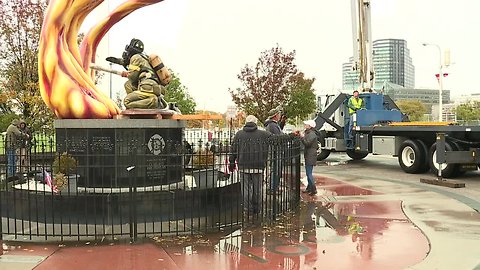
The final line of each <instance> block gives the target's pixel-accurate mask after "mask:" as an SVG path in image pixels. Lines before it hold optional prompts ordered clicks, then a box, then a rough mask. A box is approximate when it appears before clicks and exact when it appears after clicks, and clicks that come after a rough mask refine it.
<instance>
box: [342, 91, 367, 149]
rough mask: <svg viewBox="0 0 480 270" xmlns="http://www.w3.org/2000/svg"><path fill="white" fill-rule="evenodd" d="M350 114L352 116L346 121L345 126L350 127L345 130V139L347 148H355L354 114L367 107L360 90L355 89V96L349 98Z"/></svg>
mask: <svg viewBox="0 0 480 270" xmlns="http://www.w3.org/2000/svg"><path fill="white" fill-rule="evenodd" d="M347 107H348V115H349V116H350V117H349V118H348V123H345V127H348V128H347V129H346V132H345V135H346V136H345V140H346V146H347V149H353V148H354V146H355V143H354V138H353V125H354V122H355V121H354V119H353V118H354V117H356V116H354V114H355V113H356V112H357V111H358V110H361V109H364V108H365V104H364V102H363V99H361V98H360V97H359V92H358V90H355V91H353V96H351V97H350V98H349V99H348V104H347Z"/></svg>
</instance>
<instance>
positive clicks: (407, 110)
mask: <svg viewBox="0 0 480 270" xmlns="http://www.w3.org/2000/svg"><path fill="white" fill-rule="evenodd" d="M396 103H397V106H398V107H399V108H400V111H402V113H404V114H406V115H407V116H408V118H409V119H410V121H419V120H421V119H422V117H423V115H424V114H425V113H426V112H427V109H426V107H425V105H424V104H423V103H422V102H421V101H419V100H413V99H407V100H399V101H397V102H396Z"/></svg>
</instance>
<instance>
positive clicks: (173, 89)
mask: <svg viewBox="0 0 480 270" xmlns="http://www.w3.org/2000/svg"><path fill="white" fill-rule="evenodd" d="M170 74H172V79H171V81H170V83H169V84H168V85H167V86H166V87H165V90H166V94H165V97H164V98H165V100H166V101H167V102H175V103H177V106H178V108H179V109H180V111H181V112H182V114H193V113H195V107H196V106H197V104H196V103H195V100H194V99H193V98H192V97H191V96H190V95H189V94H188V89H187V87H185V85H183V84H182V83H181V82H180V78H179V77H178V75H177V74H175V72H173V71H172V70H170Z"/></svg>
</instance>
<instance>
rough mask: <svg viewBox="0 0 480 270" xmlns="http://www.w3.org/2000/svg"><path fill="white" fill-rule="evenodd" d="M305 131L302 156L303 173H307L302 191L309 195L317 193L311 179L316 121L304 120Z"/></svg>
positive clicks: (316, 147) (315, 148)
mask: <svg viewBox="0 0 480 270" xmlns="http://www.w3.org/2000/svg"><path fill="white" fill-rule="evenodd" d="M303 124H304V125H305V133H304V135H303V138H302V144H303V145H304V146H305V149H304V152H303V156H304V158H305V174H306V175H307V180H308V185H307V188H306V189H305V190H304V192H306V193H308V194H309V195H312V196H313V195H315V194H317V187H316V186H315V180H314V179H313V167H314V166H315V165H316V164H317V150H318V142H317V134H316V132H315V126H316V123H315V121H314V120H307V121H304V122H303Z"/></svg>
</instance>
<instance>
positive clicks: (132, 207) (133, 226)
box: [127, 147, 137, 242]
mask: <svg viewBox="0 0 480 270" xmlns="http://www.w3.org/2000/svg"><path fill="white" fill-rule="evenodd" d="M132 150H133V153H132V161H133V162H132V165H130V166H129V167H127V172H129V175H128V185H129V187H128V198H129V202H130V203H129V207H128V214H129V220H128V222H129V224H130V226H129V227H130V228H129V229H130V240H131V241H132V242H135V241H136V240H137V217H136V216H137V213H136V212H137V211H136V209H137V206H136V196H135V193H136V192H137V188H136V184H137V172H136V170H135V165H134V164H135V163H136V162H135V161H136V154H137V148H136V147H133V148H132ZM132 174H133V175H132Z"/></svg>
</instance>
